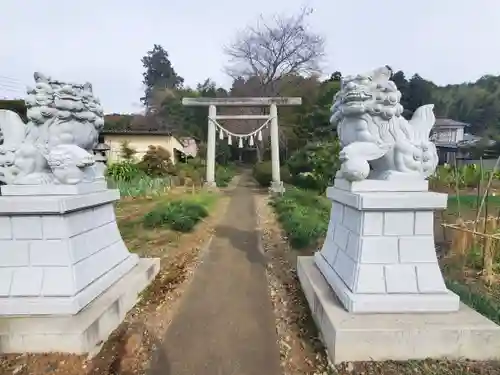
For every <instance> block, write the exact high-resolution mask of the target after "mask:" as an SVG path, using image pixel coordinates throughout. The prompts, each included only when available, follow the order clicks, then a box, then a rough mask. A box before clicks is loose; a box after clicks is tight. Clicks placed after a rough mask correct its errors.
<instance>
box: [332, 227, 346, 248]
mask: <svg viewBox="0 0 500 375" xmlns="http://www.w3.org/2000/svg"><path fill="white" fill-rule="evenodd" d="M348 239H349V230H348V229H347V228H346V227H344V226H343V225H342V224H335V231H334V234H333V242H335V244H336V245H337V246H338V247H340V248H341V249H345V248H346V246H347V240H348Z"/></svg>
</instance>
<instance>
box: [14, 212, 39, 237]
mask: <svg viewBox="0 0 500 375" xmlns="http://www.w3.org/2000/svg"><path fill="white" fill-rule="evenodd" d="M11 222H12V237H13V238H14V239H16V240H36V239H42V238H43V230H42V219H41V218H40V216H36V215H30V216H13V217H11Z"/></svg>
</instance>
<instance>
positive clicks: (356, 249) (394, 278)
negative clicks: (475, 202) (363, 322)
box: [315, 180, 459, 313]
mask: <svg viewBox="0 0 500 375" xmlns="http://www.w3.org/2000/svg"><path fill="white" fill-rule="evenodd" d="M426 190H427V184H426V183H425V182H421V183H420V185H419V182H418V181H412V182H410V181H408V183H407V184H405V183H404V182H397V183H396V182H389V181H371V180H366V181H361V182H359V183H348V182H347V181H342V180H340V181H336V183H335V186H334V187H330V188H328V190H327V196H328V198H329V199H330V200H331V201H332V202H333V204H332V210H331V215H330V223H329V225H328V233H327V236H326V239H325V242H324V245H323V248H322V250H321V252H320V253H317V254H316V255H315V261H316V265H317V266H318V268H319V269H320V271H321V273H322V274H323V276H324V277H325V279H326V280H327V282H328V283H329V284H330V286H331V288H332V289H333V291H334V292H335V294H336V295H337V296H338V298H339V299H340V301H341V302H342V304H343V305H344V307H345V308H346V309H347V310H348V311H349V312H355V313H398V312H401V313H403V312H404V313H407V312H451V311H457V310H458V308H459V297H458V296H456V295H455V294H453V293H452V292H450V291H448V290H447V289H446V286H445V283H444V280H443V276H442V274H441V270H440V268H439V264H438V261H437V256H436V250H435V247H434V224H433V220H434V210H435V209H443V208H445V207H446V203H447V195H446V194H439V193H433V192H428V191H426Z"/></svg>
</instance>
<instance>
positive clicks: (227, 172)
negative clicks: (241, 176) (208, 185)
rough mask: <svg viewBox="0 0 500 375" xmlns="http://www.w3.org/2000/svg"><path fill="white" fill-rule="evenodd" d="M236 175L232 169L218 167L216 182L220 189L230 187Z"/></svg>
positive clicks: (216, 169)
mask: <svg viewBox="0 0 500 375" xmlns="http://www.w3.org/2000/svg"><path fill="white" fill-rule="evenodd" d="M234 175H235V171H234V169H233V168H232V167H229V166H225V167H224V166H221V165H217V167H216V168H215V182H216V184H217V186H219V187H226V186H228V185H229V183H230V182H231V180H232V179H233V177H234Z"/></svg>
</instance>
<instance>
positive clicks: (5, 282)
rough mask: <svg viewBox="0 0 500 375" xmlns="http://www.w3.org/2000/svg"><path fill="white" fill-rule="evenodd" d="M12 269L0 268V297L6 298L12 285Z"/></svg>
mask: <svg viewBox="0 0 500 375" xmlns="http://www.w3.org/2000/svg"><path fill="white" fill-rule="evenodd" d="M13 273H14V269H12V268H0V297H8V296H9V294H10V287H11V284H12V274H13Z"/></svg>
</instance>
